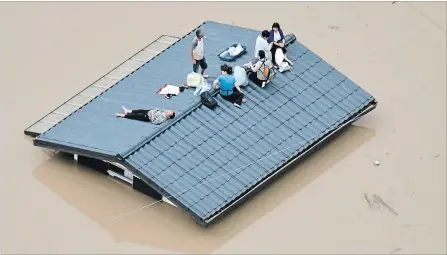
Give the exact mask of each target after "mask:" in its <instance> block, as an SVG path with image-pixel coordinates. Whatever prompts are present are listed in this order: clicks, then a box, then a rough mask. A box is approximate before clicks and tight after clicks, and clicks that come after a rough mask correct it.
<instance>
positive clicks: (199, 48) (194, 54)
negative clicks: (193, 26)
mask: <svg viewBox="0 0 447 255" xmlns="http://www.w3.org/2000/svg"><path fill="white" fill-rule="evenodd" d="M204 37H205V35H204V33H203V31H202V30H200V29H198V30H197V31H196V37H195V38H194V40H193V41H192V47H191V58H192V70H193V72H195V73H197V72H198V71H199V67H200V69H202V71H201V74H202V76H203V77H204V78H208V75H206V74H204V73H205V70H206V69H207V68H208V64H207V63H206V59H205V53H204V52H205V51H204V47H203V38H204Z"/></svg>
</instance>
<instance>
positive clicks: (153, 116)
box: [115, 106, 175, 125]
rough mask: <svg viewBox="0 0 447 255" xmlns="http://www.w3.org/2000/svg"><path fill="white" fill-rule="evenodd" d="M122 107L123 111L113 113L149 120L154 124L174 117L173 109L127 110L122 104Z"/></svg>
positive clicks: (134, 118)
mask: <svg viewBox="0 0 447 255" xmlns="http://www.w3.org/2000/svg"><path fill="white" fill-rule="evenodd" d="M122 108H123V110H124V113H115V115H116V117H119V118H126V119H131V120H139V121H145V122H150V123H152V124H155V125H159V124H161V123H163V122H165V121H167V120H168V119H173V118H174V117H175V112H174V111H171V110H166V109H159V108H155V109H149V110H128V109H127V108H126V107H124V106H122Z"/></svg>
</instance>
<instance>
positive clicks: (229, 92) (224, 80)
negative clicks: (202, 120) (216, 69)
mask: <svg viewBox="0 0 447 255" xmlns="http://www.w3.org/2000/svg"><path fill="white" fill-rule="evenodd" d="M220 70H221V72H222V74H221V75H220V76H219V77H217V79H216V80H215V81H214V86H215V88H216V89H218V90H219V94H220V96H222V98H224V99H225V100H228V101H230V102H231V103H233V105H234V106H236V107H241V104H242V103H243V102H245V101H246V99H245V98H244V93H243V92H242V90H241V88H240V87H239V85H237V84H236V79H235V78H234V76H233V75H232V74H233V68H231V67H230V66H228V65H227V64H223V65H222V66H221V67H220Z"/></svg>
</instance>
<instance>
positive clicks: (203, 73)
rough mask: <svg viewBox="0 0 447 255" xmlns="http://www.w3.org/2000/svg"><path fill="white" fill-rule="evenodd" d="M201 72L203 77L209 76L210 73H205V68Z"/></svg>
mask: <svg viewBox="0 0 447 255" xmlns="http://www.w3.org/2000/svg"><path fill="white" fill-rule="evenodd" d="M201 74H202V76H203V78H208V77H209V76H208V74H205V70H204V69H202V70H201Z"/></svg>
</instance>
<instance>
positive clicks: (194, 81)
mask: <svg viewBox="0 0 447 255" xmlns="http://www.w3.org/2000/svg"><path fill="white" fill-rule="evenodd" d="M202 80H203V77H202V75H201V74H198V73H195V72H191V73H189V74H188V76H187V77H186V85H188V86H190V87H197V86H199V85H200V84H201V83H202Z"/></svg>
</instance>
